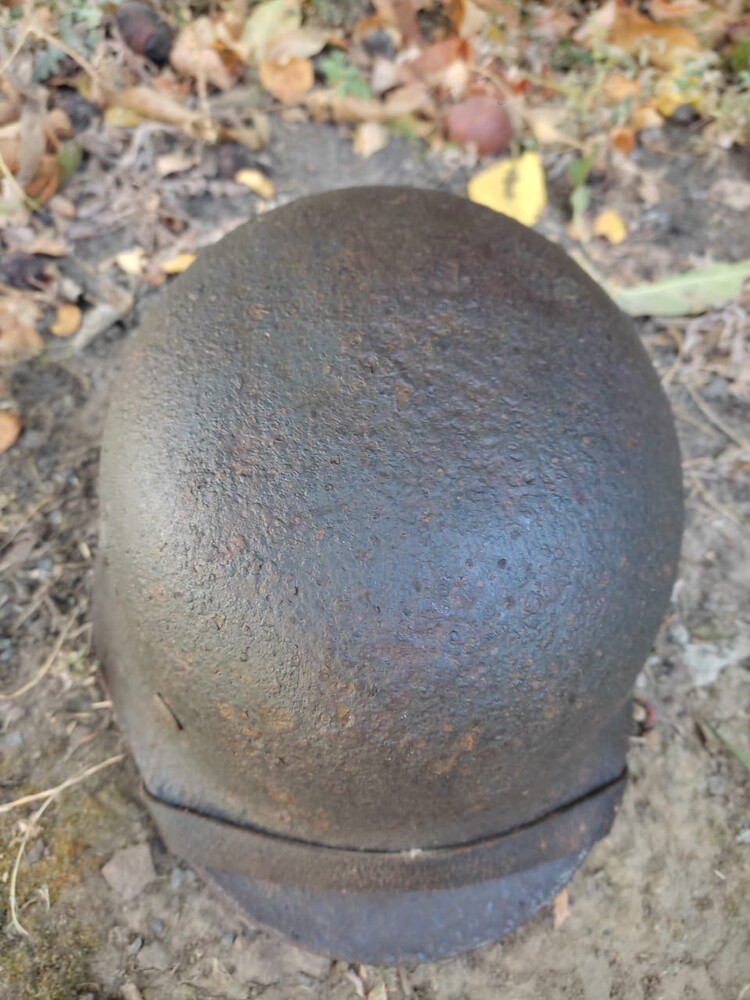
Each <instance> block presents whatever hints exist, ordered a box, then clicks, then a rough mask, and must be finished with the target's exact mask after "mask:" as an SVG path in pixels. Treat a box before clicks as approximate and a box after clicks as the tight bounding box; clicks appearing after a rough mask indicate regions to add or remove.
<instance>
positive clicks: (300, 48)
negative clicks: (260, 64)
mask: <svg viewBox="0 0 750 1000" xmlns="http://www.w3.org/2000/svg"><path fill="white" fill-rule="evenodd" d="M329 38H330V35H329V32H327V31H322V30H320V29H316V28H296V29H294V30H292V31H289V32H286V33H285V34H283V35H280V36H279V37H278V38H273V39H272V40H271V41H270V42H269V43H268V46H267V48H266V53H265V57H266V59H270V60H271V62H283V61H284V60H285V59H292V58H296V59H311V58H312V56H316V55H317V54H318V53H319V52H322V51H323V49H324V48H325V47H326V45H327V44H328V41H329Z"/></svg>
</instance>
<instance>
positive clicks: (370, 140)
mask: <svg viewBox="0 0 750 1000" xmlns="http://www.w3.org/2000/svg"><path fill="white" fill-rule="evenodd" d="M388 139H389V135H388V132H387V131H386V129H385V128H383V126H382V125H380V124H378V122H362V123H361V124H360V125H357V127H356V129H355V130H354V142H353V145H354V152H355V153H357V154H358V155H359V156H361V157H363V158H364V159H365V160H366V159H368V157H370V156H372V155H373V153H378V152H380V150H381V149H384V148H385V146H387V145H388Z"/></svg>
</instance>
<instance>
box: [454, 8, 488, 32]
mask: <svg viewBox="0 0 750 1000" xmlns="http://www.w3.org/2000/svg"><path fill="white" fill-rule="evenodd" d="M449 13H450V19H451V21H452V22H453V26H454V28H455V29H456V34H457V35H458V36H459V37H460V38H473V37H474V36H475V35H478V34H479V33H480V31H481V30H482V28H483V27H484V26H485V24H486V23H487V15H486V13H485V12H484V11H483V10H481V9H480V8H479V7H478V6H477V5H476V4H475V3H472V0H451V3H450V9H449Z"/></svg>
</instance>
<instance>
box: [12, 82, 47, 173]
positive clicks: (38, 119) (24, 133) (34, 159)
mask: <svg viewBox="0 0 750 1000" xmlns="http://www.w3.org/2000/svg"><path fill="white" fill-rule="evenodd" d="M45 117H46V111H45V109H44V107H43V106H42V103H41V98H40V97H39V96H38V95H36V94H35V95H33V96H32V97H31V99H29V100H26V101H25V102H24V105H23V108H22V110H21V122H20V133H19V137H20V146H19V152H18V167H17V169H16V171H15V173H16V180H17V181H18V183H19V184H20V185H21V187H22V188H25V187H26V186H27V185H29V184H30V183H31V181H32V179H33V178H34V176H35V175H36V174H37V173H38V171H39V169H40V166H41V163H42V157H43V156H44V153H45V151H46V149H47V138H46V136H45V134H44V119H45Z"/></svg>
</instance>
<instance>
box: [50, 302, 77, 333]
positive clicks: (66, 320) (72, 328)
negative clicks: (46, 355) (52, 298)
mask: <svg viewBox="0 0 750 1000" xmlns="http://www.w3.org/2000/svg"><path fill="white" fill-rule="evenodd" d="M80 325H81V310H80V309H79V308H78V306H74V305H73V304H72V303H71V302H63V304H62V305H59V306H58V307H57V316H56V317H55V322H54V323H51V324H50V328H49V332H50V333H53V334H54V335H55V336H56V337H69V336H70V335H71V333H75V332H76V330H77V329H78V327H79V326H80Z"/></svg>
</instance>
